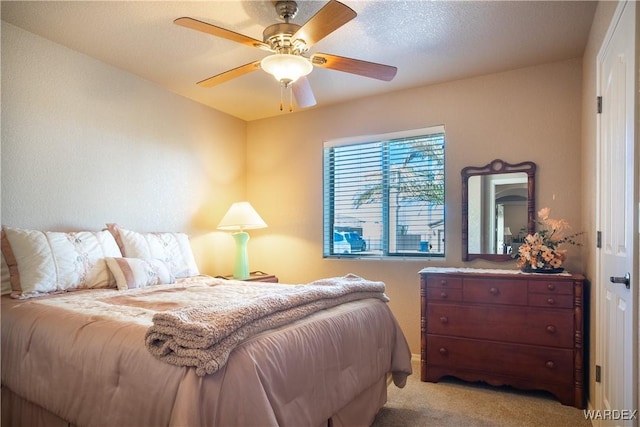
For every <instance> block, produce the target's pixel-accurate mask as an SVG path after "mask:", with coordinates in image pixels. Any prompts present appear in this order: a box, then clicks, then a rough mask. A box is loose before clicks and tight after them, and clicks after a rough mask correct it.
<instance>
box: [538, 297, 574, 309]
mask: <svg viewBox="0 0 640 427" xmlns="http://www.w3.org/2000/svg"><path fill="white" fill-rule="evenodd" d="M573 303H574V301H573V295H560V294H555V295H554V294H529V305H530V306H532V307H549V308H571V307H573Z"/></svg>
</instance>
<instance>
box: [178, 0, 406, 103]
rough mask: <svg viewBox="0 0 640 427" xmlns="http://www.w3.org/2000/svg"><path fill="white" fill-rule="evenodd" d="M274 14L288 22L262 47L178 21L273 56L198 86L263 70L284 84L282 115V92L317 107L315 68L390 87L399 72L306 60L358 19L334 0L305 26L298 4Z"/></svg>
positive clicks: (333, 59)
mask: <svg viewBox="0 0 640 427" xmlns="http://www.w3.org/2000/svg"><path fill="white" fill-rule="evenodd" d="M275 9H276V12H277V14H278V16H279V17H280V18H281V19H282V20H283V21H284V22H282V23H277V24H273V25H270V26H268V27H267V28H265V30H264V32H263V41H260V40H257V39H254V38H252V37H248V36H245V35H243V34H239V33H236V32H234V31H231V30H227V29H224V28H222V27H218V26H216V25H212V24H208V23H206V22H203V21H199V20H197V19H193V18H188V17H183V18H178V19H176V20H174V21H173V22H174V23H175V24H177V25H180V26H182V27H186V28H190V29H192V30H197V31H201V32H203V33H207V34H211V35H214V36H217V37H222V38H225V39H228V40H231V41H234V42H237V43H241V44H244V45H246V46H249V47H254V48H258V49H262V50H266V51H269V52H272V53H273V54H272V55H269V56H267V57H265V58H263V59H262V60H258V61H254V62H250V63H248V64H245V65H241V66H239V67H237V68H234V69H231V70H228V71H225V72H223V73H220V74H217V75H215V76H213V77H209V78H207V79H205V80H202V81H200V82H198V83H197V84H198V85H199V86H203V87H212V86H215V85H218V84H220V83H224V82H226V81H229V80H231V79H234V78H236V77H240V76H243V75H245V74H248V73H250V72H252V71H256V70H259V69H262V70H264V71H266V72H267V73H269V74H271V75H273V76H274V77H275V79H276V80H278V81H279V82H280V87H281V102H280V110H282V109H283V107H282V92H283V91H285V92H286V91H292V92H293V96H294V97H295V99H296V103H297V104H298V106H300V107H303V108H304V107H310V106H313V105H315V104H316V100H315V97H314V95H313V91H312V90H311V86H310V85H309V81H308V80H307V78H306V76H307V75H308V74H309V73H310V72H311V71H312V70H313V67H314V66H316V67H320V68H329V69H332V70H338V71H343V72H346V73H351V74H358V75H361V76H365V77H371V78H374V79H378V80H384V81H390V80H392V79H393V78H394V77H395V75H396V72H397V70H398V69H397V68H396V67H392V66H389V65H384V64H377V63H374V62H368V61H362V60H359V59H353V58H345V57H342V56H337V55H330V54H327V53H314V54H313V55H311V56H307V55H306V54H307V52H308V50H309V48H310V47H311V46H313V45H314V44H316V43H317V42H319V41H320V40H322V39H323V38H324V37H326V36H328V35H329V34H331V33H332V32H334V31H335V30H337V29H338V28H340V27H342V26H343V25H344V24H346V23H347V22H349V21H351V20H352V19H353V18H355V17H356V15H357V14H356V12H355V11H354V10H353V9H351V8H350V7H348V6H346V5H344V4H342V3H340V2H338V1H336V0H330V1H329V2H328V3H327V4H325V5H324V6H323V7H322V8H321V9H320V10H319V11H318V12H317V13H316V14H315V15H314V16H312V17H311V18H310V19H309V20H308V21H307V22H306V23H305V24H304V25H298V24H294V23H292V22H291V20H292V19H293V18H294V17H295V16H296V14H297V13H298V5H297V3H296V2H295V1H290V0H286V1H277V2H275ZM292 110H293V106H292V103H291V99H290V103H289V111H292Z"/></svg>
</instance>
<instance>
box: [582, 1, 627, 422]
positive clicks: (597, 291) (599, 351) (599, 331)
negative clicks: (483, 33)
mask: <svg viewBox="0 0 640 427" xmlns="http://www.w3.org/2000/svg"><path fill="white" fill-rule="evenodd" d="M632 1H633V0H632ZM627 3H628V0H627V1H621V2H619V3H618V5H617V7H616V10H615V12H614V15H613V17H612V19H611V22H610V24H609V28H608V29H607V33H606V35H605V37H604V39H603V42H602V45H601V46H600V49H599V51H598V55H597V57H596V61H597V63H596V93H597V96H601V95H602V87H601V83H600V82H601V78H602V69H601V64H602V60H603V56H604V54H605V51H606V49H607V47H608V45H609V42H610V41H611V38H612V36H613V33H614V30H615V28H616V26H617V25H618V22H619V21H620V18H621V16H622V13H623V11H624V8H625V6H626V4H627ZM635 6H636V11H635V21H636V29H635V30H636V39H637V38H638V37H637V36H638V34H640V28H638V26H639V24H638V21H639V16H640V8H639V7H638V5H637V4H636V5H635ZM634 51H635V67H634V70H633V72H634V74H635V78H634V82H635V84H636V87H635V90H634V93H635V96H634V106H635V107H634V118H633V120H634V122H635V125H634V136H633V139H634V142H633V144H634V154H635V159H634V171H633V185H634V188H633V191H632V192H631V195H630V196H628V197H632V199H633V200H632V203H633V206H634V209H633V216H634V217H633V218H631V222H632V232H631V233H632V241H633V242H632V245H633V255H634V258H633V260H632V269H631V286H635V291H634V292H633V294H632V298H633V313H632V325H633V332H632V335H633V336H632V339H633V344H632V351H633V355H632V357H633V359H632V360H633V364H634V370H635V372H636V375H637V376H636V378H635V379H634V383H633V385H632V388H633V389H634V392H635V395H636V403H635V404H636V409H638V408H640V389H639V384H640V369H639V368H640V366H639V365H638V355H639V354H640V316H639V314H638V313H639V311H640V307H639V306H638V305H639V304H640V298H639V294H640V282H639V281H638V278H639V277H640V247H639V241H640V236H639V233H640V196H639V195H638V192H639V191H640V160H639V159H638V158H639V157H640V151H639V148H640V135H639V134H640V127H639V126H638V124H639V123H640V94H639V89H640V82H639V79H640V72H639V70H640V44H639V43H637V42H636V46H635V47H634ZM605 102H606V101H605ZM601 156H602V153H601V116H600V115H598V116H597V119H596V202H597V204H596V212H595V218H596V230H600V229H601V226H600V224H601V223H600V221H601V217H600V210H599V209H598V207H597V206H598V205H599V204H600V200H601V188H600V187H601V177H602V175H603V174H606V173H607V171H604V170H603V169H602V165H601ZM601 263H602V260H601V250H600V249H599V248H598V249H596V255H595V277H594V279H593V281H592V286H591V289H592V291H591V295H592V300H595V306H596V310H595V319H593V321H592V322H590V324H591V325H594V326H595V327H596V337H595V338H596V345H595V353H596V354H595V361H594V363H595V365H600V364H601V363H602V358H603V352H604V349H603V347H601V345H600V343H601V342H602V336H603V333H604V330H603V329H604V328H603V327H602V317H603V315H602V309H603V301H602V295H601V289H602V283H601V282H600V276H601V273H602V266H601ZM592 381H594V380H592ZM594 383H595V385H594V390H595V396H593V399H589V400H590V405H591V406H592V407H593V409H596V410H598V409H603V405H602V385H601V384H602V383H599V382H595V381H594ZM620 409H623V408H620ZM629 409H631V408H629ZM591 421H592V423H593V425H594V426H595V427H599V426H600V425H602V420H591ZM634 425H638V419H637V418H636V419H635V420H634Z"/></svg>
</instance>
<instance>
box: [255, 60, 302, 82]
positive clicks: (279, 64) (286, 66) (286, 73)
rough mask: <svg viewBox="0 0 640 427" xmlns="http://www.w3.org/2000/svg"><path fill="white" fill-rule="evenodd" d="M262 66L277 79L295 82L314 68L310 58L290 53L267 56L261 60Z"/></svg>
mask: <svg viewBox="0 0 640 427" xmlns="http://www.w3.org/2000/svg"><path fill="white" fill-rule="evenodd" d="M260 66H261V67H262V69H263V70H264V71H266V72H267V73H269V74H271V75H272V76H273V77H275V79H276V80H277V81H279V82H285V83H293V82H295V81H296V80H298V79H299V78H300V77H302V76H306V75H307V74H309V73H310V72H311V70H313V65H311V62H309V60H308V59H306V58H304V57H302V56H300V55H292V54H289V53H278V54H275V55H270V56H267V57H265V58H263V59H262V61H260Z"/></svg>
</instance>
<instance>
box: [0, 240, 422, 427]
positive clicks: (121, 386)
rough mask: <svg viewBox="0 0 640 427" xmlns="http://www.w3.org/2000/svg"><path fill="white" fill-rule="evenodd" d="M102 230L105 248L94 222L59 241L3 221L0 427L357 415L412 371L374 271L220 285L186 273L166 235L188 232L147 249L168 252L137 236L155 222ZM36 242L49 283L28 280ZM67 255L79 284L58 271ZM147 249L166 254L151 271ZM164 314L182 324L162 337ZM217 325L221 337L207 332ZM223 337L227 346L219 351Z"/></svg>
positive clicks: (317, 419) (269, 422) (167, 326)
mask: <svg viewBox="0 0 640 427" xmlns="http://www.w3.org/2000/svg"><path fill="white" fill-rule="evenodd" d="M107 231H108V230H107ZM119 231H120V234H123V230H122V229H120V230H119ZM108 232H109V234H110V235H111V236H113V237H114V242H115V246H114V245H113V244H112V243H114V242H112V241H111V238H109V236H108V235H106V234H102V233H103V232H90V234H88V235H86V234H83V235H78V233H74V235H73V236H71V238H69V236H68V234H69V233H66V234H67V236H66V237H65V236H60V235H56V234H55V233H51V234H49V235H47V232H44V233H43V232H35V231H33V230H28V231H25V230H16V229H10V228H8V227H3V233H2V249H3V255H4V259H5V260H6V263H7V265H8V268H9V270H10V271H12V274H11V275H10V276H11V288H12V292H11V295H3V296H2V299H1V300H2V307H1V314H2V322H1V327H2V425H3V426H8V425H46V426H52V425H60V426H62V425H74V426H93V425H104V426H111V425H114V426H115V425H117V426H128V425H131V426H133V425H135V426H164V425H168V426H208V425H210V426H229V425H233V426H237V425H243V426H249V425H256V426H258V425H259V426H276V425H278V426H303V425H304V426H326V425H333V426H358V425H361V426H366V425H370V424H371V422H372V421H373V419H374V417H375V414H376V413H377V411H378V410H379V409H380V408H381V407H382V406H383V405H384V403H385V401H386V393H387V386H388V384H389V383H390V382H391V381H392V382H393V383H394V384H395V385H396V386H398V387H403V386H404V384H405V382H406V378H407V376H408V375H410V374H411V363H410V359H411V355H410V352H409V348H408V345H407V342H406V340H405V337H404V335H403V334H402V331H401V329H400V328H399V326H398V324H397V322H396V320H395V318H394V316H393V314H392V313H391V311H390V309H389V307H388V304H387V299H386V295H384V292H383V291H384V284H381V283H380V282H375V281H369V280H366V279H363V278H360V277H358V276H355V275H347V276H344V277H338V278H325V279H322V280H319V281H316V282H312V283H307V284H299V285H296V284H293V285H283V284H269V283H264V282H241V281H234V280H224V279H219V278H214V277H209V276H205V275H201V274H199V272H197V270H196V269H197V267H195V265H194V263H192V262H191V261H192V256H190V254H189V250H188V249H187V250H186V252H185V250H184V248H186V246H184V244H177V243H176V242H177V241H178V240H181V241H182V243H184V240H183V239H184V236H176V235H175V234H173V235H171V236H167V235H163V236H160V237H162V238H165V243H166V242H167V241H168V242H170V243H169V244H164V245H159V246H158V247H162V248H164V249H161V250H162V251H165V252H166V251H167V248H172V249H170V250H169V252H171V253H168V255H169V257H167V256H166V255H167V253H164V255H163V256H160V257H158V255H162V254H160V253H159V252H158V250H156V249H157V248H156V249H154V248H153V244H152V243H149V242H150V241H152V240H153V239H157V238H158V237H159V233H155V234H153V235H151V234H150V235H145V236H144V238H142V237H141V236H142V234H140V233H136V235H135V236H134V237H135V238H136V239H138V244H139V245H138V246H139V247H138V249H135V248H133V246H131V245H129V246H128V247H127V245H126V243H127V242H123V241H122V240H123V239H122V237H123V236H122V235H120V238H116V237H117V234H116V235H114V234H113V233H112V232H111V231H108ZM20 233H22V234H20ZM38 233H41V234H38ZM88 233H89V232H88ZM62 234H65V233H62ZM27 235H28V236H30V238H31V237H34V236H36V237H34V238H32V239H31V240H38V241H39V243H38V244H40V245H41V246H40V248H39V249H38V250H36V248H35V246H37V245H36V244H35V243H33V242H31V243H25V241H26V240H29V239H25V236H27ZM96 236H99V237H96ZM63 237H64V238H63ZM169 237H170V239H169V240H166V238H169ZM176 237H178V240H175V238H176ZM21 239H22V240H21ZM56 239H57V240H56ZM140 239H143V240H145V239H146V241H147V242H146V243H141V242H142V240H140ZM171 239H173V240H171ZM119 240H120V241H119ZM124 240H126V239H124ZM134 240H135V239H134ZM42 242H44V243H42ZM56 242H58V243H60V242H64V243H63V244H61V245H62V246H65V247H66V249H64V250H62V249H60V247H56V245H57V243H56ZM69 242H70V244H71V246H73V245H75V248H74V249H70V248H71V246H69ZM78 242H80V246H82V248H81V249H82V250H80V251H79V252H78V250H79V248H78ZM91 242H93V243H91ZM96 242H98V243H96ZM171 242H173V243H171ZM129 243H131V242H129ZM34 245H35V246H34ZM43 245H44V246H43ZM87 245H88V246H87ZM142 247H144V248H145V249H144V250H141V249H140V248H142ZM179 247H182V249H178V250H177V252H176V248H179ZM43 248H45V249H46V248H48V249H47V250H48V251H49V252H50V253H49V254H48V255H49V258H50V259H51V260H53V263H52V265H55V266H56V268H55V270H56V272H55V273H51V274H52V275H53V276H55V277H54V279H55V280H50V281H49V284H48V285H46V284H43V281H42V279H40V282H38V283H37V286H33V284H31V285H29V284H28V283H27V282H28V280H29V274H31V273H32V270H34V269H38V268H41V267H38V263H36V262H34V260H33V259H32V258H33V252H34V251H35V252H37V253H42V252H45V253H46V252H47V250H45V249H43ZM96 248H98V249H96ZM116 249H117V250H116ZM144 251H146V253H145V252H144ZM180 251H183V254H182V255H177V253H178V252H180ZM79 253H80V254H82V255H83V256H82V257H80V256H78V254H79ZM132 255H136V257H133V256H132ZM29 256H30V257H31V258H28V257H29ZM69 256H72V258H74V260H75V261H74V262H73V263H75V266H74V267H73V268H71V267H69V271H73V274H75V275H76V276H77V277H79V278H81V279H82V280H81V281H80V282H81V283H83V285H81V286H79V287H78V286H77V287H73V286H72V287H69V285H68V283H71V282H73V281H70V282H69V281H67V282H65V280H64V279H65V278H64V277H61V275H62V274H63V271H64V268H65V267H64V266H65V262H64V261H65V260H66V259H67V258H68V257H69ZM145 257H149V258H146V260H145ZM157 259H164V260H165V261H167V260H168V261H169V262H166V263H165V264H164V267H163V268H159V266H158V265H155V267H154V266H153V265H152V264H154V263H153V262H151V261H150V260H157ZM177 259H178V260H180V261H179V262H175V261H176V260H177ZM88 260H89V261H88ZM114 260H116V261H118V262H120V263H124V264H125V265H126V268H124V267H123V268H118V267H117V266H116V265H115V261H114ZM67 261H68V260H67ZM102 261H104V262H102ZM134 261H135V262H134ZM44 262H45V263H46V261H44ZM172 262H173V264H172ZM73 263H71V264H73ZM143 264H144V265H145V266H146V268H147V270H144V269H141V268H139V267H140V266H141V265H143ZM69 265H70V264H69ZM78 265H81V266H84V267H86V266H87V265H90V266H93V267H91V268H89V270H86V269H85V270H82V268H81V269H80V270H79V269H78ZM95 266H99V267H95ZM20 267H22V268H20ZM84 267H83V268H84ZM121 267H122V266H121ZM160 267H162V266H160ZM185 267H186V268H185ZM47 268H51V267H50V266H49V267H46V268H41V269H44V270H46V269H47ZM94 268H98V269H99V270H100V271H99V272H96V271H94V270H93V269H94ZM105 272H106V274H105ZM136 272H137V273H136ZM176 272H177V273H178V274H179V275H181V277H178V278H175V277H174V275H175V273H176ZM73 274H72V275H73ZM136 274H137V276H136ZM16 276H18V277H19V278H20V282H21V283H20V284H18V283H15V282H16V280H17V279H16ZM40 276H42V274H40ZM45 276H46V274H45ZM90 278H92V279H91V280H89V279H90ZM149 278H151V279H152V280H151V283H152V284H149V283H148V282H149V280H148V279H149ZM145 280H146V281H147V283H145ZM164 281H166V282H169V283H160V282H164ZM98 282H100V283H101V284H100V285H95V284H96V283H98ZM53 283H55V285H54V284H53ZM65 283H66V284H65ZM76 283H78V282H77V280H76ZM141 284H145V285H144V286H141ZM47 286H48V287H47ZM52 286H53V287H54V288H53V290H52ZM381 286H382V288H381ZM61 288H64V289H61ZM347 288H348V289H347ZM381 290H382V292H381ZM335 292H337V293H335ZM313 293H316V294H317V298H316V297H310V296H309V294H313ZM227 298H229V299H227ZM249 301H252V302H251V303H250V302H249ZM265 307H273V309H266V308H265ZM265 310H266V311H265ZM221 311H226V312H228V313H227V314H229V315H230V316H231V319H233V320H231V321H230V320H228V319H229V317H222V316H221V315H220V312H221ZM203 316H204V317H203ZM205 318H206V320H207V322H214V324H215V327H210V326H207V325H210V323H206V322H203V321H202V319H205ZM247 318H251V320H250V321H249V320H246V319H247ZM265 319H266V320H265ZM194 320H196V321H197V322H196V323H195V324H196V326H194V323H193V321H194ZM176 322H178V323H180V324H181V325H182V326H185V325H186V329H184V328H182V329H180V328H178V329H177V332H175V333H174V332H173V331H174V330H175V327H176ZM181 322H182V323H181ZM216 322H217V323H216ZM183 323H184V324H183ZM226 329H229V331H231V332H232V333H229V334H227V335H224V336H222V335H221V336H217V334H221V332H220V331H221V330H226ZM185 334H186V335H185ZM194 337H195V338H194ZM212 337H213V338H212ZM230 337H231V338H230ZM205 338H206V339H205ZM207 340H211V342H214V345H212V344H211V342H209V341H207ZM194 341H197V342H198V345H195V346H192V347H190V343H192V342H194ZM185 342H186V344H185ZM220 342H227V343H230V345H229V346H226V347H225V348H224V349H223V350H219V348H218V347H217V345H218V344H219V343H220ZM214 348H215V351H214V354H215V356H212V355H211V354H212V353H211V351H209V350H212V349H214ZM205 350H206V351H205Z"/></svg>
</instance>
